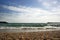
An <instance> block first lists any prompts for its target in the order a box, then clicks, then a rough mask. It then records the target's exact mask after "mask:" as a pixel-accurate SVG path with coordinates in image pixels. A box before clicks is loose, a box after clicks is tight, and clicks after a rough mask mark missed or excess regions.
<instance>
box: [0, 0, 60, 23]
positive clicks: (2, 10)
mask: <svg viewBox="0 0 60 40" xmlns="http://www.w3.org/2000/svg"><path fill="white" fill-rule="evenodd" d="M0 21H7V22H10V23H46V22H60V0H0Z"/></svg>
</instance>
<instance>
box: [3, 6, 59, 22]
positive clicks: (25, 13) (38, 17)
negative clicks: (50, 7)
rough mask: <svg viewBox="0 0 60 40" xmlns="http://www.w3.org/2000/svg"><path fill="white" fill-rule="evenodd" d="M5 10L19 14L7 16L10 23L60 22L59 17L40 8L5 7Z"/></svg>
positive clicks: (6, 18)
mask: <svg viewBox="0 0 60 40" xmlns="http://www.w3.org/2000/svg"><path fill="white" fill-rule="evenodd" d="M2 7H3V8H6V9H9V10H12V11H17V12H19V13H13V14H12V15H11V16H8V17H7V16H5V20H7V21H9V22H34V23H35V22H38V23H39V22H48V21H59V18H60V17H59V16H57V15H54V14H55V13H54V12H50V11H47V10H43V9H40V8H31V7H25V6H20V7H14V6H6V5H3V6H2Z"/></svg>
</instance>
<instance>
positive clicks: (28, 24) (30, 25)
mask: <svg viewBox="0 0 60 40" xmlns="http://www.w3.org/2000/svg"><path fill="white" fill-rule="evenodd" d="M46 25H47V24H46V23H0V27H1V26H5V27H22V26H23V27H44V26H46Z"/></svg>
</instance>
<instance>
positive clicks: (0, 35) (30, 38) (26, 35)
mask: <svg viewBox="0 0 60 40" xmlns="http://www.w3.org/2000/svg"><path fill="white" fill-rule="evenodd" d="M0 40H60V30H59V31H58V30H57V31H39V32H0Z"/></svg>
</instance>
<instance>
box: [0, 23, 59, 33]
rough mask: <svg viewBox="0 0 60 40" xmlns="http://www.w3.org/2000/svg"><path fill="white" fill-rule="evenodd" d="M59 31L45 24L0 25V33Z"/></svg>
mask: <svg viewBox="0 0 60 40" xmlns="http://www.w3.org/2000/svg"><path fill="white" fill-rule="evenodd" d="M57 29H58V30H60V27H59V28H57V27H52V26H48V25H47V24H46V23H0V32H37V31H54V30H57Z"/></svg>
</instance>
